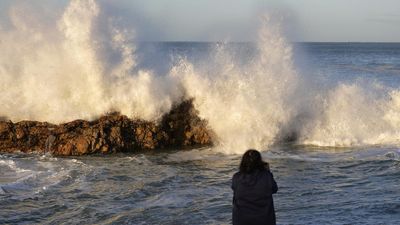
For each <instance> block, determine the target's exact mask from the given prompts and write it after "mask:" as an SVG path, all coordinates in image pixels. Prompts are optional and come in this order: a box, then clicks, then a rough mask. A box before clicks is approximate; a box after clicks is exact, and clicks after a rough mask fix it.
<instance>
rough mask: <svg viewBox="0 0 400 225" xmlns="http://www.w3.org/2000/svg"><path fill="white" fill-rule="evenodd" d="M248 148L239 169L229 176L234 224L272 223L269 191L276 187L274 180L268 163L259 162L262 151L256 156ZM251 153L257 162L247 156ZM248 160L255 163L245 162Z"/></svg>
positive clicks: (273, 220) (272, 213)
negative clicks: (230, 177)
mask: <svg viewBox="0 0 400 225" xmlns="http://www.w3.org/2000/svg"><path fill="white" fill-rule="evenodd" d="M249 151H253V152H250V153H248V152H249ZM249 151H247V152H246V153H245V155H244V156H243V159H242V163H241V168H240V171H239V172H237V173H235V175H234V176H233V178H232V189H233V212H232V221H233V224H234V225H240V224H246V225H251V224H275V223H276V222H275V221H276V220H275V209H274V203H273V199H272V194H273V193H276V192H277V191H278V187H277V184H276V182H275V180H274V178H273V175H272V173H271V172H270V170H269V169H268V167H266V165H267V164H266V163H264V162H262V160H261V155H259V156H258V155H257V153H258V152H257V151H255V150H249ZM254 151H255V152H256V153H255V152H254ZM246 154H247V155H246ZM252 154H253V157H254V154H255V155H256V156H255V158H256V161H259V162H254V160H252V159H248V158H246V156H247V157H252ZM258 154H259V153H258ZM257 157H259V160H258V159H257ZM246 161H248V162H247V163H246ZM252 161H253V162H252ZM249 163H250V164H255V165H246V164H249ZM257 163H259V165H257ZM260 163H262V164H260Z"/></svg>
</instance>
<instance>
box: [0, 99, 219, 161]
mask: <svg viewBox="0 0 400 225" xmlns="http://www.w3.org/2000/svg"><path fill="white" fill-rule="evenodd" d="M197 114H198V112H197V111H196V110H195V109H194V107H193V104H192V100H187V101H184V102H182V103H181V104H179V105H177V106H175V107H174V108H173V109H172V110H171V111H170V112H169V113H167V114H166V115H164V116H163V117H162V119H161V121H160V122H159V123H156V122H149V121H143V120H132V119H129V118H128V117H126V116H124V115H121V114H119V113H110V114H107V115H104V116H102V117H100V118H99V119H97V120H93V121H90V122H89V121H85V120H75V121H71V122H68V123H64V124H60V125H53V124H50V123H42V122H36V121H21V122H18V123H12V122H5V121H0V153H1V152H17V151H20V152H38V153H46V152H50V153H52V154H53V155H63V156H68V155H86V154H107V153H114V152H135V151H138V150H146V149H160V148H172V147H173V148H182V147H188V146H193V147H194V146H199V145H210V144H211V143H212V140H211V131H210V130H209V129H208V128H207V123H206V121H204V120H202V119H200V118H199V117H198V116H197Z"/></svg>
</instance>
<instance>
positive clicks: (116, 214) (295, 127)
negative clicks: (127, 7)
mask: <svg viewBox="0 0 400 225" xmlns="http://www.w3.org/2000/svg"><path fill="white" fill-rule="evenodd" d="M28 8H29V7H28ZM100 9H101V5H100V4H98V2H97V1H78V0H73V1H71V2H70V3H69V4H68V6H67V8H66V9H65V11H63V12H60V15H59V16H58V17H57V21H56V23H53V22H54V21H49V20H48V18H46V16H44V18H41V16H42V13H40V12H39V13H34V14H33V15H31V17H32V18H31V17H28V16H25V14H24V13H20V11H18V10H11V11H10V12H9V16H10V18H8V19H9V21H8V22H9V23H10V24H8V26H4V25H3V24H2V22H1V21H0V28H1V29H0V37H1V41H0V49H1V52H0V76H1V79H0V105H1V107H0V119H1V120H12V121H13V122H18V121H21V120H37V121H48V122H51V123H62V122H67V121H71V120H75V119H86V120H91V119H94V118H97V117H98V116H100V115H102V114H104V113H106V112H109V111H111V110H112V111H115V110H116V111H120V112H121V113H122V114H124V115H127V116H129V117H132V118H140V119H145V120H151V121H154V120H158V119H160V117H161V116H162V115H163V114H164V113H167V112H169V111H170V109H171V107H172V106H173V105H174V104H177V103H179V102H181V101H182V100H185V99H189V98H191V99H194V100H193V104H194V107H195V108H196V110H197V113H198V115H199V116H200V117H201V118H203V119H205V120H206V121H207V122H208V126H209V127H210V128H211V129H212V130H213V132H214V134H215V137H214V142H215V145H214V147H212V148H203V149H192V150H180V151H179V150H177V149H171V150H169V151H165V150H163V151H161V150H154V151H149V152H143V153H140V154H115V155H106V156H99V155H94V156H84V157H52V156H50V155H37V154H36V155H35V154H33V155H20V154H2V155H0V224H64V223H65V224H135V225H137V224H229V223H230V221H231V208H232V205H231V204H232V190H231V189H230V185H231V183H230V182H231V176H232V175H233V174H234V173H235V171H237V169H238V165H239V162H240V156H241V154H242V153H243V152H244V151H245V150H246V149H248V148H256V149H259V150H261V151H262V154H263V157H264V159H265V160H267V161H268V162H270V165H271V169H272V172H273V173H274V175H275V178H276V180H277V182H278V186H279V191H278V193H277V194H276V195H275V196H274V200H275V207H276V213H277V221H278V224H352V225H354V224H360V225H361V224H362V225H365V224H399V221H400V183H399V177H400V148H399V146H400V44H397V43H290V42H288V41H287V40H286V39H285V37H284V36H282V35H281V34H280V33H279V29H278V27H277V26H276V25H273V24H269V23H268V22H266V23H265V24H264V26H263V27H261V28H260V31H259V34H258V36H257V41H255V42H252V43H223V42H221V43H198V42H159V43H153V42H139V41H135V35H134V34H135V32H131V31H130V30H129V29H128V28H126V27H124V26H123V25H124V23H123V21H120V20H119V19H118V18H119V17H117V18H114V17H113V15H108V14H110V13H111V14H112V12H113V10H109V11H107V10H100ZM22 12H24V11H22ZM55 13H57V12H55ZM36 17H39V18H36ZM27 18H29V20H27ZM43 21H47V22H43ZM2 138H4V137H2V136H1V130H0V141H1V140H2Z"/></svg>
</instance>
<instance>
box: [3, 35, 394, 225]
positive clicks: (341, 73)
mask: <svg viewBox="0 0 400 225" xmlns="http://www.w3.org/2000/svg"><path fill="white" fill-rule="evenodd" d="M215 45H216V44H210V43H156V44H155V43H143V44H142V45H139V46H138V53H137V54H138V58H139V59H140V60H139V61H140V62H139V67H140V68H151V69H152V70H157V72H156V73H157V74H163V73H165V72H166V71H168V70H169V69H170V68H169V65H170V64H171V62H173V61H174V60H176V58H175V56H176V55H181V56H182V55H183V56H184V57H186V58H187V59H188V60H189V61H199V58H203V57H204V56H206V55H207V54H209V52H210V51H212V49H213V48H214V46H215ZM231 45H232V46H231V47H232V48H235V49H236V50H235V51H236V52H240V54H238V55H240V56H241V57H242V58H243V59H242V60H243V61H244V64H246V61H251V58H252V55H253V54H255V50H254V49H253V48H252V47H251V45H249V44H246V43H236V44H231ZM293 49H294V56H293V61H294V65H295V67H296V69H297V70H298V73H299V74H302V75H303V76H307V78H308V79H312V80H318V81H319V82H317V83H318V84H319V85H320V87H321V88H322V89H330V88H334V87H335V86H337V85H338V84H342V83H350V84H352V83H357V84H361V85H362V84H364V83H378V84H379V85H380V86H383V87H385V89H389V90H396V89H398V88H399V85H400V44H391V43H381V44H380V43H297V44H294V48H293ZM366 88H368V85H366ZM366 90H368V89H366ZM340 97H341V96H340V95H339V96H338V98H340ZM367 98H368V96H367ZM371 107H373V106H372V105H371ZM353 119H354V120H357V119H358V118H357V117H354V118H353ZM318 137H319V136H318ZM322 137H324V136H322ZM368 137H369V136H368ZM360 139H362V137H360ZM399 139H400V136H399ZM390 140H392V139H390ZM305 143H306V142H300V143H299V142H296V141H293V142H289V143H288V142H284V143H281V144H275V145H272V146H271V147H268V148H264V149H260V150H261V151H262V154H263V157H264V159H265V160H266V161H268V162H269V163H270V167H271V170H272V172H273V173H274V176H275V178H276V181H277V183H278V186H279V191H278V193H277V194H276V195H274V202H275V208H276V214H277V222H278V224H400V182H399V178H400V146H399V145H397V144H396V143H392V144H388V142H384V143H383V144H379V141H375V142H374V143H378V144H373V145H368V144H363V142H361V144H357V145H354V146H352V145H351V144H350V145H347V146H343V145H342V144H339V145H337V146H334V145H333V146H332V145H331V146H328V147H326V146H325V147H324V146H322V145H320V146H318V145H315V144H314V145H311V144H305ZM398 143H399V144H400V141H399V142H398ZM245 150H246V149H243V152H244V151H245ZM223 152H225V153H223ZM239 162H240V154H233V153H230V154H227V153H226V151H219V147H218V146H216V147H214V148H202V149H193V150H181V151H179V150H169V151H150V152H142V153H138V154H116V155H107V156H97V155H96V156H84V157H52V156H49V155H35V154H33V155H19V154H3V155H0V224H230V223H231V209H232V190H231V189H230V184H231V177H232V175H233V174H234V173H235V172H236V171H237V169H238V165H239Z"/></svg>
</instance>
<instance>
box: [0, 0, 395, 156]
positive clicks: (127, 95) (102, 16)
mask: <svg viewBox="0 0 400 225" xmlns="http://www.w3.org/2000/svg"><path fill="white" fill-rule="evenodd" d="M34 10H39V9H36V8H35V9H34ZM9 14H10V21H11V23H12V28H7V29H6V28H2V29H0V35H1V38H2V41H1V42H0V48H1V49H2V52H1V54H0V77H1V79H0V102H1V103H2V107H1V108H0V116H6V117H8V118H9V119H11V120H13V121H19V120H24V119H30V120H41V121H49V122H65V121H70V120H74V119H92V118H95V117H97V116H99V115H102V114H104V113H105V112H109V111H113V110H116V111H120V112H121V113H123V114H126V115H128V116H130V117H138V118H142V119H147V120H155V119H158V118H160V116H161V115H162V114H163V113H165V112H168V111H169V110H170V108H171V106H172V104H173V103H176V102H179V101H181V100H182V99H186V98H191V97H193V98H194V99H195V101H194V104H195V107H196V109H198V110H199V113H200V116H201V117H202V118H204V119H206V120H207V121H208V123H209V126H210V128H211V129H212V130H213V131H214V132H215V134H216V137H214V138H215V141H216V144H217V146H216V147H215V148H214V150H215V151H220V152H224V153H242V152H244V151H245V150H246V149H248V148H257V149H268V147H269V146H271V145H272V144H274V143H276V142H277V141H279V140H281V139H282V137H284V136H285V135H286V134H290V133H291V132H295V133H297V136H298V138H299V140H298V142H299V143H301V144H312V145H320V146H360V145H375V144H384V145H398V144H399V143H400V138H399V137H400V114H399V112H400V91H399V90H389V89H387V88H385V87H383V86H381V85H379V84H375V83H369V84H368V83H366V82H364V83H363V82H360V83H357V82H356V83H339V84H338V85H337V86H336V87H334V88H333V89H330V90H320V89H318V88H315V86H317V85H315V84H310V81H308V80H306V79H305V77H304V76H301V75H300V74H299V73H298V72H297V71H296V69H295V67H294V66H293V62H292V48H291V46H290V44H288V42H287V41H286V40H285V38H284V37H283V35H282V34H281V32H280V30H279V29H280V28H279V25H276V24H272V23H270V22H269V20H268V18H267V19H265V20H264V21H265V24H264V26H263V27H262V28H261V29H260V32H259V38H258V42H257V44H256V49H257V54H255V56H254V57H253V58H252V59H251V60H250V61H249V62H247V63H238V62H237V61H236V60H235V58H234V56H233V55H234V54H232V52H231V51H232V50H231V49H229V47H227V46H225V45H223V44H222V45H219V46H217V47H216V48H215V50H214V51H212V52H211V53H210V55H209V57H208V58H207V59H205V60H204V61H205V62H204V63H198V62H190V61H189V60H187V59H184V58H182V59H181V60H179V62H177V63H176V65H175V66H174V67H173V68H172V69H171V71H170V72H169V73H168V74H167V75H165V74H161V75H160V74H154V72H152V71H147V70H142V69H141V68H138V67H137V65H138V63H137V59H136V56H135V51H136V47H135V44H134V43H133V37H134V32H133V31H132V30H131V29H126V28H124V27H121V26H120V25H119V23H118V20H116V19H115V17H114V15H108V14H106V11H105V10H102V5H101V2H97V1H95V0H72V1H70V3H69V5H68V6H67V8H66V9H65V11H64V12H62V15H60V16H59V17H58V20H57V22H56V24H53V23H51V22H48V23H45V22H43V21H46V20H43V19H37V18H38V17H39V18H40V16H41V13H40V12H38V11H29V7H22V8H21V7H20V5H17V6H15V7H14V8H11V10H10V13H9ZM0 24H1V22H0ZM0 27H2V26H1V25H0ZM199 65H203V66H199Z"/></svg>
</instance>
